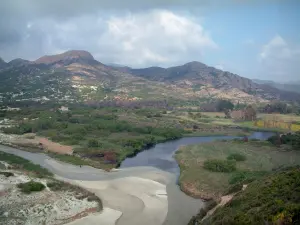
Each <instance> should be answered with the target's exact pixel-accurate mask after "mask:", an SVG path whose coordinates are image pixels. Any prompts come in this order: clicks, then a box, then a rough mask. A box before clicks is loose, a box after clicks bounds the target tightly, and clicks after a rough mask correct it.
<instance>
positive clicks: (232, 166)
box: [204, 159, 236, 173]
mask: <svg viewBox="0 0 300 225" xmlns="http://www.w3.org/2000/svg"><path fill="white" fill-rule="evenodd" d="M204 168H205V169H207V170H210V171H213V172H224V173H229V172H233V171H235V170H236V161H235V160H220V159H210V160H206V161H205V162H204Z"/></svg>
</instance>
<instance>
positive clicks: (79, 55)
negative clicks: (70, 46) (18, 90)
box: [35, 50, 94, 65]
mask: <svg viewBox="0 0 300 225" xmlns="http://www.w3.org/2000/svg"><path fill="white" fill-rule="evenodd" d="M80 59H81V60H86V61H88V60H94V57H93V56H92V54H91V53H89V52H87V51H83V50H71V51H67V52H64V53H61V54H57V55H46V56H43V57H41V58H39V59H37V60H36V61H35V63H37V64H47V65H50V64H55V63H59V62H63V63H64V62H71V61H76V60H80Z"/></svg>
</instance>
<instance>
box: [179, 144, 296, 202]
mask: <svg viewBox="0 0 300 225" xmlns="http://www.w3.org/2000/svg"><path fill="white" fill-rule="evenodd" d="M175 158H176V160H177V162H178V164H179V166H180V177H179V184H180V187H181V189H182V190H183V191H184V192H186V193H187V194H189V195H191V196H193V197H197V198H202V199H207V200H209V199H215V200H217V201H218V199H219V198H220V197H221V196H223V195H226V194H228V193H232V192H234V191H235V190H240V189H241V187H242V186H243V184H248V183H250V182H252V181H254V180H256V179H258V178H261V177H263V176H265V175H266V174H269V173H270V172H272V170H274V169H278V168H282V167H286V166H293V165H299V164H300V152H299V151H297V150H293V149H290V150H289V151H286V150H284V149H282V148H278V147H277V146H274V145H273V144H272V143H270V142H268V141H259V140H249V141H248V142H245V141H243V140H230V141H229V140H227V141H214V142H210V143H201V144H196V145H188V146H183V147H181V148H180V149H179V150H178V151H177V152H176V154H175Z"/></svg>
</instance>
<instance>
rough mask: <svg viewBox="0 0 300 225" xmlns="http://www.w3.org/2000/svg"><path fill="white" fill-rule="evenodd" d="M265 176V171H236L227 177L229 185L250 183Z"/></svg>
mask: <svg viewBox="0 0 300 225" xmlns="http://www.w3.org/2000/svg"><path fill="white" fill-rule="evenodd" d="M266 174H268V172H266V171H237V172H235V173H233V174H232V175H231V176H230V177H229V184H236V183H250V182H252V181H254V180H256V179H258V178H260V177H263V176H264V175H266Z"/></svg>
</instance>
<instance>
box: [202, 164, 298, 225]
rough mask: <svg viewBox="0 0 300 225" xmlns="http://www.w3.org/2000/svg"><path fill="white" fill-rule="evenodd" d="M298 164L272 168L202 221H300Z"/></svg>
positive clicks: (250, 224)
mask: <svg viewBox="0 0 300 225" xmlns="http://www.w3.org/2000/svg"><path fill="white" fill-rule="evenodd" d="M299 187H300V166H297V167H292V168H287V169H283V170H281V171H277V172H273V173H272V174H270V175H268V176H266V177H265V178H264V179H258V180H256V181H254V182H252V183H251V184H249V185H248V187H247V188H246V189H245V190H244V191H241V192H239V193H238V194H236V195H235V196H234V197H233V199H232V200H231V202H230V203H228V204H226V205H225V206H224V207H221V208H219V209H217V210H216V212H215V213H214V214H213V215H212V216H211V217H209V218H207V219H206V220H204V221H203V222H201V223H198V224H201V225H265V224H269V225H277V224H282V225H283V224H284V225H296V224H300V188H299Z"/></svg>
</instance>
